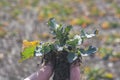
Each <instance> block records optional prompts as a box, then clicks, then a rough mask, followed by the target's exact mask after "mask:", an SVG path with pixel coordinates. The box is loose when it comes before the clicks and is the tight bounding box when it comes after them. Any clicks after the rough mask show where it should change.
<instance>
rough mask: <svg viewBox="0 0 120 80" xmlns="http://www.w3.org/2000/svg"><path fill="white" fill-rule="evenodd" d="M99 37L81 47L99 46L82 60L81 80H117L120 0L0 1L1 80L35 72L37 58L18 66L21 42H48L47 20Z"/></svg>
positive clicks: (16, 79) (18, 79)
mask: <svg viewBox="0 0 120 80" xmlns="http://www.w3.org/2000/svg"><path fill="white" fill-rule="evenodd" d="M51 17H55V18H56V20H57V21H58V22H60V23H64V24H71V25H73V26H74V27H73V29H74V30H73V31H72V33H73V34H74V33H79V32H80V29H81V28H85V30H86V31H88V32H91V31H93V30H95V29H98V30H99V35H98V36H97V37H96V38H94V39H90V40H89V41H85V43H84V45H83V46H88V45H90V44H93V45H94V46H96V47H98V51H97V53H96V54H95V55H94V56H90V57H83V63H82V65H81V80H120V0H0V80H23V79H24V78H25V77H27V76H28V75H30V74H32V73H33V72H35V71H37V70H38V69H39V67H38V66H37V64H39V63H40V59H39V58H33V59H30V60H26V61H24V62H23V63H19V62H18V60H19V59H20V52H21V48H22V41H23V40H29V41H33V40H40V41H48V40H50V39H51V37H52V36H51V34H49V29H48V26H47V21H48V20H49V18H51Z"/></svg>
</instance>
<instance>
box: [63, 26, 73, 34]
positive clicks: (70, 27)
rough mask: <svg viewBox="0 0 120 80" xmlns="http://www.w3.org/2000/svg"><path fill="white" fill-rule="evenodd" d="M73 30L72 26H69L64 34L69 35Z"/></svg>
mask: <svg viewBox="0 0 120 80" xmlns="http://www.w3.org/2000/svg"><path fill="white" fill-rule="evenodd" d="M71 29H72V26H71V25H69V26H67V27H66V28H65V30H64V34H68V33H69V32H70V30H71Z"/></svg>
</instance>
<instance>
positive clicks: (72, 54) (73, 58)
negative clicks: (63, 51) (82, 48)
mask: <svg viewBox="0 0 120 80" xmlns="http://www.w3.org/2000/svg"><path fill="white" fill-rule="evenodd" d="M77 58H78V56H77V55H76V54H74V53H69V54H68V56H67V59H68V62H69V63H72V62H73V61H75V60H76V59H77Z"/></svg>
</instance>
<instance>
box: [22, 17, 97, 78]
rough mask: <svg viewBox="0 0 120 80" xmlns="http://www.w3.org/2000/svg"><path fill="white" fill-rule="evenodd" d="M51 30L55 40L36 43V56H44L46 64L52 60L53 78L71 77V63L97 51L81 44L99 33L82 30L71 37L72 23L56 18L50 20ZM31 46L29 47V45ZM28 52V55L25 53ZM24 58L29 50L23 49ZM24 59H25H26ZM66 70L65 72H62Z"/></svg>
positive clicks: (34, 52) (43, 60) (43, 59)
mask: <svg viewBox="0 0 120 80" xmlns="http://www.w3.org/2000/svg"><path fill="white" fill-rule="evenodd" d="M48 26H49V28H50V32H51V33H52V34H53V35H54V41H53V42H45V43H40V44H37V45H34V47H35V46H36V47H35V48H34V51H33V50H32V51H33V53H30V54H32V55H34V56H32V57H35V56H41V57H42V63H43V62H44V63H45V64H46V63H48V62H51V63H52V65H53V67H54V77H53V80H66V79H69V75H70V73H69V71H70V70H69V69H70V64H72V63H74V62H75V63H76V62H81V56H87V55H91V54H94V53H95V52H96V51H97V48H96V47H93V46H89V47H88V49H83V48H80V45H82V43H83V42H84V40H85V39H87V38H92V37H94V36H96V34H97V33H98V31H97V30H95V31H94V32H93V33H92V34H89V33H87V32H85V31H84V30H81V32H80V34H76V35H74V36H73V37H69V33H70V31H71V29H72V26H71V25H63V24H58V23H57V22H56V20H55V19H54V18H51V19H50V20H49V21H48ZM28 48H29V47H28ZM25 53H27V55H25ZM21 54H22V58H23V56H24V58H25V56H26V57H27V58H25V59H29V57H28V55H30V54H28V52H25V51H24V50H23V52H22V53H21ZM25 59H24V60H25ZM62 71H64V72H62Z"/></svg>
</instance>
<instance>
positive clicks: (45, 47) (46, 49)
mask: <svg viewBox="0 0 120 80" xmlns="http://www.w3.org/2000/svg"><path fill="white" fill-rule="evenodd" d="M50 51H51V46H50V45H49V44H48V43H45V44H44V45H42V50H41V52H42V53H45V54H47V53H49V52H50Z"/></svg>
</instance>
